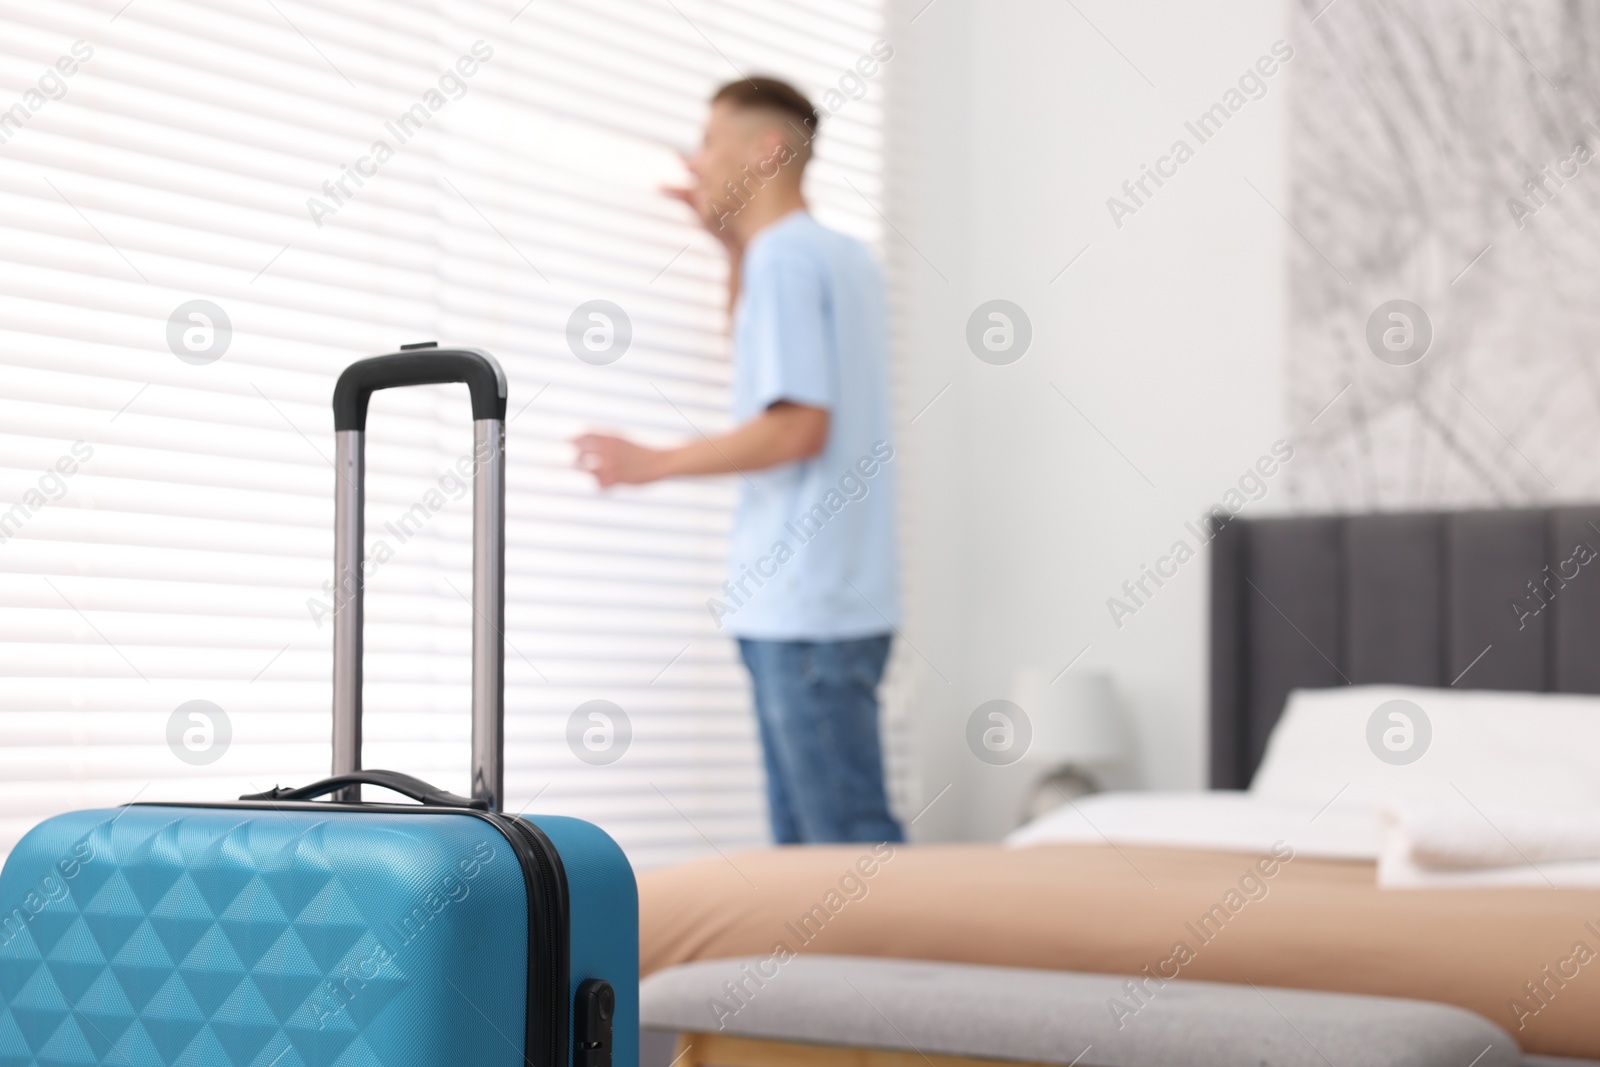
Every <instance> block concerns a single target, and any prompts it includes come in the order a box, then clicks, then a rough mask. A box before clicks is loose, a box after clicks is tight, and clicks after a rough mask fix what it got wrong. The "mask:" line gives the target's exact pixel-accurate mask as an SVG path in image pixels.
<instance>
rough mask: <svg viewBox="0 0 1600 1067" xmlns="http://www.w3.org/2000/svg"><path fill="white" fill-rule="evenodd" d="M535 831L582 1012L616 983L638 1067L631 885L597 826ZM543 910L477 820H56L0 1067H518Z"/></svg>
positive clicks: (4, 969)
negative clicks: (561, 915)
mask: <svg viewBox="0 0 1600 1067" xmlns="http://www.w3.org/2000/svg"><path fill="white" fill-rule="evenodd" d="M537 825H538V826H540V828H541V829H543V830H544V831H545V833H546V836H547V837H549V838H550V840H551V841H552V843H554V844H555V845H556V847H557V850H558V852H560V853H561V858H562V866H563V867H564V868H565V869H566V871H567V881H568V897H569V902H570V910H571V919H572V927H573V931H574V933H573V936H572V938H571V950H570V951H571V976H572V981H571V985H572V989H569V990H568V996H567V1003H568V1004H569V1005H570V1003H571V993H572V990H573V989H575V988H576V985H577V983H578V982H580V981H581V980H582V979H583V978H585V977H601V978H605V979H606V980H608V981H610V982H611V983H612V984H613V986H614V987H615V988H616V992H617V1017H616V1029H615V1038H614V1063H615V1064H616V1067H633V1065H634V1064H636V1063H637V1057H638V1052H637V1041H638V1021H637V1020H638V993H637V983H638V928H637V914H638V905H637V896H636V891H635V887H634V880H633V876H632V872H631V869H629V867H628V866H627V863H626V860H625V859H623V858H622V854H621V851H620V850H619V849H618V848H617V847H616V845H615V844H614V843H612V842H611V840H610V838H609V837H606V835H605V834H604V833H603V832H601V831H600V830H598V829H597V828H595V827H593V826H590V825H588V824H587V823H582V822H578V821H577V820H570V819H543V818H541V819H538V820H537ZM527 893H528V890H527V886H526V884H525V881H524V875H523V870H522V867H521V866H520V864H519V861H518V859H517V856H516V854H515V853H514V851H513V849H512V847H511V845H510V842H508V841H507V839H506V838H505V837H504V836H503V835H502V833H501V831H500V830H499V828H498V827H496V826H495V825H494V824H492V823H491V822H489V821H487V820H484V819H481V818H478V817H476V816H473V815H471V814H451V813H423V812H418V813H415V814H413V813H410V812H406V813H382V812H362V811H327V812H322V811H306V810H281V811H280V810H271V809H268V810H262V809H260V808H253V809H248V808H227V807H219V808H200V807H159V806H134V807H128V808H122V809H116V810H110V811H88V812H78V813H75V814H71V815H63V816H59V817H57V818H54V819H51V820H49V821H47V822H45V823H43V824H41V825H40V826H38V827H36V828H35V829H34V830H33V831H32V832H30V833H29V834H28V836H27V837H25V838H24V839H23V840H22V842H20V843H19V844H18V846H17V848H16V850H15V851H14V852H13V853H12V854H11V856H10V857H9V859H8V861H7V863H6V866H5V870H4V872H3V874H0V907H3V908H4V909H6V910H5V911H4V913H3V914H0V1004H3V1009H0V1067H33V1065H36V1064H37V1065H40V1067H43V1065H56V1064H126V1065H129V1067H147V1065H149V1067H156V1065H162V1067H167V1065H180V1064H181V1065H185V1067H188V1065H193V1067H225V1065H233V1067H442V1065H446V1064H472V1065H474V1067H521V1065H523V1064H524V1050H523V1044H524V1040H525V1036H526V1023H527V1013H528V972H529V961H528V945H529V929H528V922H529V919H528V916H529V901H528V896H527ZM561 1023H562V1024H563V1025H565V1026H567V1027H568V1033H569V1034H570V1027H571V1018H570V1009H569V1013H568V1017H567V1018H566V1019H563V1020H561ZM564 1044H565V1045H566V1046H567V1047H568V1048H569V1050H570V1047H571V1042H570V1041H566V1042H564ZM569 1061H570V1052H569Z"/></svg>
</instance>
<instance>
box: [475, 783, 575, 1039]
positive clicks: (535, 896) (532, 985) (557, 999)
mask: <svg viewBox="0 0 1600 1067" xmlns="http://www.w3.org/2000/svg"><path fill="white" fill-rule="evenodd" d="M478 814H479V815H480V816H481V817H483V818H485V819H486V820H487V821H489V822H492V823H494V824H495V826H496V828H498V829H499V830H500V832H501V833H502V834H504V835H505V837H506V840H508V841H510V842H511V849H512V851H513V852H515V853H516V854H517V859H518V861H519V862H520V863H521V864H522V872H523V877H524V880H525V881H526V882H527V886H528V1025H527V1034H526V1036H525V1037H524V1039H523V1048H524V1051H523V1063H524V1064H525V1065H527V1067H567V1042H566V1040H565V1037H566V1030H567V1019H566V1014H567V1012H566V1008H567V998H566V990H567V984H568V981H567V980H568V971H569V969H570V962H569V949H570V946H569V945H568V944H567V940H566V938H564V937H562V936H561V934H562V931H563V930H566V929H567V928H568V920H567V893H566V872H565V871H564V870H563V869H562V867H561V858H560V855H559V853H557V852H556V848H555V846H554V845H553V844H551V842H550V839H549V838H547V837H545V835H544V832H543V831H541V830H540V829H539V828H538V827H536V826H534V825H533V824H532V823H530V822H528V821H527V820H526V819H523V818H520V817H518V816H515V815H500V814H494V815H486V814H483V813H478ZM541 965H542V966H541Z"/></svg>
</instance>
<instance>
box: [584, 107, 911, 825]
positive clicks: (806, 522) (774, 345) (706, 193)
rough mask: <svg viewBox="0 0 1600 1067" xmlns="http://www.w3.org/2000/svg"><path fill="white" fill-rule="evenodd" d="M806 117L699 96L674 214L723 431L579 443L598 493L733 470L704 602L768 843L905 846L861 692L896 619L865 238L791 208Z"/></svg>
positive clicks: (880, 306)
mask: <svg viewBox="0 0 1600 1067" xmlns="http://www.w3.org/2000/svg"><path fill="white" fill-rule="evenodd" d="M816 131H817V112H816V109H815V108H813V107H812V106H811V104H810V103H809V102H808V101H807V100H806V98H805V97H804V96H802V95H801V94H800V93H798V92H797V91H795V89H794V88H792V87H791V86H789V85H786V84H784V83H783V82H780V81H776V80H774V79H770V78H749V79H744V80H741V81H737V82H733V83H731V84H729V85H727V86H724V87H723V88H722V89H721V90H720V91H718V92H717V94H716V95H715V96H714V97H713V98H712V102H711V113H710V117H709V119H708V120H707V122H706V128H705V138H704V141H703V143H702V144H701V146H700V149H699V151H698V152H697V153H696V155H695V156H694V157H693V158H692V159H686V160H685V163H686V164H687V166H688V168H689V172H690V174H691V176H692V178H693V181H692V184H691V185H689V186H688V187H686V188H682V189H670V190H667V192H668V193H669V194H671V195H673V196H675V197H677V198H678V199H681V200H683V201H684V202H685V203H686V204H688V205H689V206H690V207H691V208H692V209H694V211H695V212H696V214H697V216H698V217H699V219H700V221H701V222H702V223H703V224H704V225H705V226H706V228H707V229H708V230H710V231H711V233H712V234H713V235H715V236H716V237H717V239H718V240H720V241H721V242H722V244H723V246H724V247H725V248H726V249H727V252H728V262H729V271H728V306H729V308H730V309H731V311H732V325H733V346H732V347H733V359H734V416H735V419H736V420H737V422H738V426H737V427H736V428H735V429H733V430H732V431H730V432H728V433H725V434H721V435H719V436H716V437H711V438H706V437H699V438H695V439H691V440H689V441H687V442H686V443H684V444H681V445H678V446H676V447H673V448H665V449H651V448H645V447H643V446H640V445H637V444H634V443H632V442H630V441H627V440H625V439H623V438H620V437H613V436H609V435H605V434H596V433H591V434H585V435H584V436H582V437H579V438H578V439H577V440H576V441H575V442H574V443H575V444H576V445H577V446H578V464H579V466H580V467H582V468H584V469H586V470H588V471H590V472H592V473H593V474H594V476H595V479H596V480H597V481H598V482H599V484H600V485H601V486H602V487H604V486H609V485H615V484H632V485H637V484H642V483H645V482H651V481H655V480H657V479H661V478H675V477H684V476H691V475H714V474H736V475H738V476H739V503H738V510H737V513H736V515H735V519H734V529H733V546H732V547H733V551H732V559H731V568H730V570H731V575H730V578H729V580H728V581H727V582H726V583H724V585H723V587H722V590H721V593H720V595H719V596H717V597H714V598H712V599H711V600H710V601H709V602H708V607H709V609H710V611H711V614H712V617H713V619H715V620H716V622H717V625H718V626H719V627H720V628H724V629H726V630H728V631H729V632H731V633H732V634H733V635H734V636H736V637H737V638H738V639H739V651H740V655H741V656H742V658H743V660H744V663H745V666H746V667H747V668H748V669H749V672H750V679H751V683H752V687H753V689H754V695H755V706H756V717H757V722H758V725H759V728H760V735H761V745H762V750H763V753H764V757H765V764H766V773H767V798H768V804H769V808H770V812H771V817H772V832H773V836H774V837H775V838H776V840H777V841H778V842H779V843H780V844H790V843H797V842H824V841H902V840H904V836H903V834H902V832H901V829H900V826H899V824H898V823H897V822H896V821H895V819H894V816H893V815H891V814H890V813H889V805H888V801H887V798H886V796H885V790H884V784H883V755H882V749H881V745H880V743H879V737H878V701H877V687H878V683H879V681H880V680H881V678H882V677H883V667H884V662H885V660H886V659H887V658H888V654H889V642H890V636H891V633H892V631H893V629H894V627H895V626H896V625H897V624H898V613H899V606H898V590H897V558H896V549H895V533H894V470H893V468H894V449H893V447H892V445H891V444H890V440H891V434H890V416H889V387H888V372H889V368H888V349H889V336H888V335H889V327H888V311H887V300H886V297H885V293H884V284H883V279H882V276H881V275H880V274H879V271H878V268H877V266H876V264H875V263H874V262H873V260H872V257H871V255H870V253H869V252H868V250H867V248H866V246H865V245H863V244H861V243H860V242H859V241H856V240H854V239H852V238H849V237H846V236H844V235H843V234H839V233H835V232H833V231H832V230H828V229H825V228H824V227H822V226H821V225H819V224H818V223H817V222H816V220H815V219H813V218H812V217H811V215H810V213H809V212H808V211H807V209H806V201H805V197H804V196H803V195H802V193H801V175H802V174H803V173H804V171H805V167H806V164H807V162H808V161H809V160H810V158H811V148H812V142H813V140H814V139H815V136H816Z"/></svg>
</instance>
